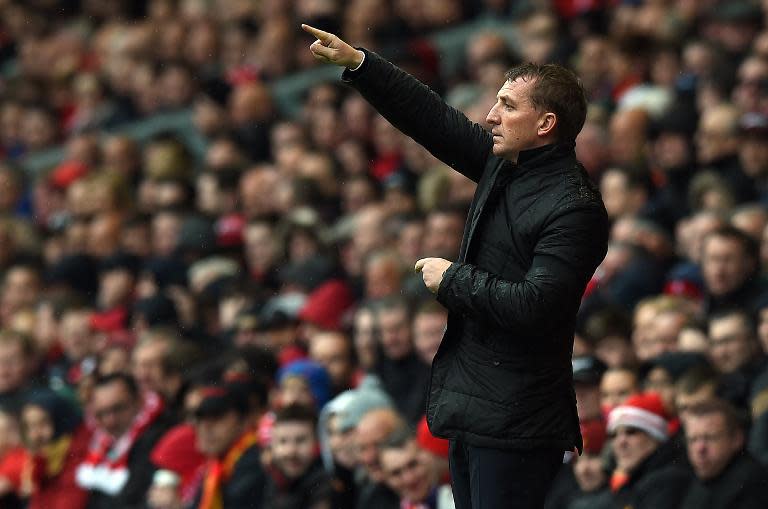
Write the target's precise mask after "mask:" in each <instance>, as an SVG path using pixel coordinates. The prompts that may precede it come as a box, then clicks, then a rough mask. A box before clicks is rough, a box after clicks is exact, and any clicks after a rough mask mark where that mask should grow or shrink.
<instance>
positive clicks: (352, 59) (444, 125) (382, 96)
mask: <svg viewBox="0 0 768 509" xmlns="http://www.w3.org/2000/svg"><path fill="white" fill-rule="evenodd" d="M302 28H303V29H304V30H306V31H307V32H309V33H310V34H312V35H313V36H315V37H316V38H317V40H316V41H315V42H313V43H312V44H311V45H310V47H309V48H310V51H312V54H313V55H314V56H315V58H317V59H318V60H320V61H322V62H326V63H331V64H335V65H338V66H342V67H346V70H345V71H344V74H343V75H342V79H343V80H344V81H345V82H347V83H348V84H349V85H350V86H352V87H353V88H355V89H356V90H357V91H358V92H360V94H361V95H362V96H363V97H365V99H366V100H367V101H368V102H369V103H371V105H373V107H374V108H376V110H377V111H378V112H379V113H381V114H382V115H383V116H384V117H385V118H386V119H387V120H389V121H390V122H391V123H392V125H394V126H395V127H397V128H398V129H399V130H400V131H402V132H403V133H405V134H406V135H408V136H410V137H411V138H413V139H414V140H415V141H416V142H418V143H419V144H420V145H422V146H423V147H424V148H426V149H427V150H429V151H430V152H431V153H432V154H433V155H435V157H437V158H438V159H440V160H441V161H443V162H444V163H446V164H448V165H449V166H451V167H452V168H454V169H455V170H457V171H459V172H461V173H463V174H464V175H466V176H467V177H469V178H470V179H472V180H474V181H478V180H479V179H480V175H481V174H482V171H483V168H484V166H485V163H486V160H487V158H488V155H489V154H490V152H491V148H492V146H493V140H492V138H491V135H490V134H489V133H488V132H486V131H485V130H484V129H483V128H482V127H480V126H479V125H478V124H475V123H473V122H471V121H470V120H469V119H468V118H467V117H466V116H465V115H464V114H463V113H461V112H460V111H458V110H456V109H455V108H452V107H450V106H448V105H447V104H445V102H444V101H443V100H442V98H441V97H440V96H439V95H437V94H436V93H435V92H433V91H432V90H430V89H429V87H427V86H426V85H424V84H423V83H421V82H420V81H419V80H417V79H416V78H414V77H413V76H411V75H410V74H408V73H406V72H405V71H403V70H402V69H399V68H398V67H396V66H394V65H392V64H391V63H390V62H387V61H386V60H384V59H383V58H381V57H379V56H378V55H376V54H375V53H372V52H367V51H363V50H359V49H355V48H353V47H352V46H350V45H349V44H347V43H346V42H344V41H343V40H341V39H340V38H339V37H338V36H336V35H334V34H330V33H328V32H324V31H322V30H319V29H317V28H314V27H311V26H309V25H302Z"/></svg>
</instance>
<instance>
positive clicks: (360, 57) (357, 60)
mask: <svg viewBox="0 0 768 509" xmlns="http://www.w3.org/2000/svg"><path fill="white" fill-rule="evenodd" d="M364 60H365V53H363V52H362V51H360V50H359V49H356V50H355V54H354V57H353V58H352V61H351V63H350V64H349V65H347V69H349V70H350V71H357V70H358V69H360V66H362V65H363V61H364Z"/></svg>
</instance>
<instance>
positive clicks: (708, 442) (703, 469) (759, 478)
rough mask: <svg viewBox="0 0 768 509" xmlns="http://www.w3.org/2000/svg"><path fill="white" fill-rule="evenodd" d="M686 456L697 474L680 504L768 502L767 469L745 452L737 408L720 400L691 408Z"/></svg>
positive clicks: (711, 505) (758, 504) (738, 505)
mask: <svg viewBox="0 0 768 509" xmlns="http://www.w3.org/2000/svg"><path fill="white" fill-rule="evenodd" d="M685 434H686V441H687V443H688V458H689V459H690V461H691V466H692V467H693V472H694V473H695V474H696V476H695V478H694V479H693V481H692V482H691V484H690V486H689V488H688V493H687V494H686V496H685V498H684V499H683V501H682V503H681V505H680V507H682V508H685V509H688V508H693V507H696V508H705V507H706V508H713V509H714V508H720V507H722V508H726V507H727V508H729V509H730V508H747V507H762V506H764V505H765V504H766V503H768V491H766V489H765V488H766V486H768V470H766V469H765V467H764V466H762V465H760V464H759V463H758V462H757V461H756V460H755V459H754V458H753V457H752V456H751V455H750V454H749V453H748V452H745V451H744V450H743V449H744V442H745V435H744V430H743V428H742V424H741V422H740V419H739V417H738V414H737V413H736V411H735V410H734V409H733V408H732V407H731V406H730V405H728V404H727V403H725V402H724V401H721V400H711V401H709V402H706V403H700V404H698V405H695V406H693V407H691V408H690V410H689V411H688V417H687V419H686V421H685Z"/></svg>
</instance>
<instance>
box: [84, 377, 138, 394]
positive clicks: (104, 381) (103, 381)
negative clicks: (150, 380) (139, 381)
mask: <svg viewBox="0 0 768 509" xmlns="http://www.w3.org/2000/svg"><path fill="white" fill-rule="evenodd" d="M115 382H117V383H121V384H123V385H124V386H125V388H126V389H127V390H128V392H129V393H130V394H131V396H132V397H133V398H134V399H135V398H138V397H139V386H138V385H136V380H134V379H133V377H132V376H131V375H128V374H126V373H111V374H109V375H104V376H99V377H97V378H96V380H95V381H94V383H93V388H94V389H97V388H99V387H104V386H105V385H109V384H112V383H115Z"/></svg>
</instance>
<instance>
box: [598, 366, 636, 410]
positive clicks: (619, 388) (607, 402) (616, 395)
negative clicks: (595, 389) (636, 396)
mask: <svg viewBox="0 0 768 509" xmlns="http://www.w3.org/2000/svg"><path fill="white" fill-rule="evenodd" d="M635 391H637V378H636V377H635V375H634V373H632V372H631V371H626V370H611V371H607V372H606V373H605V374H604V375H603V378H602V380H600V405H601V406H602V407H603V408H604V409H613V408H615V407H617V406H619V405H621V404H622V403H623V402H624V401H625V400H626V399H627V398H628V397H629V396H630V395H631V394H633V393H634V392H635Z"/></svg>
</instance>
